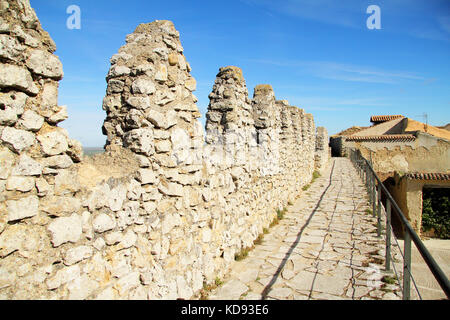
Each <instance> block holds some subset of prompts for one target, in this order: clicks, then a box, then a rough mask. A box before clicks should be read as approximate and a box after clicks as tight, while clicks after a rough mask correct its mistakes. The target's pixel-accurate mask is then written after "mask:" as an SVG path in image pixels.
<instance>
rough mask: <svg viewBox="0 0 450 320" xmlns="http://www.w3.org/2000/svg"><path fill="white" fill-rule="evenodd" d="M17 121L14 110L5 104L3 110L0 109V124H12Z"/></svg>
mask: <svg viewBox="0 0 450 320" xmlns="http://www.w3.org/2000/svg"><path fill="white" fill-rule="evenodd" d="M16 122H17V113H16V110H15V109H13V108H11V107H9V106H8V107H7V106H5V110H2V109H0V125H3V126H13V125H14V124H15V123H16Z"/></svg>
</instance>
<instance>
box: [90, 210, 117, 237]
mask: <svg viewBox="0 0 450 320" xmlns="http://www.w3.org/2000/svg"><path fill="white" fill-rule="evenodd" d="M92 226H93V227H94V231H95V232H98V233H103V232H105V231H109V230H112V229H114V228H115V227H116V222H115V221H114V219H113V218H111V217H110V216H109V215H107V214H105V213H101V214H99V215H97V216H96V217H95V218H94V220H93V222H92Z"/></svg>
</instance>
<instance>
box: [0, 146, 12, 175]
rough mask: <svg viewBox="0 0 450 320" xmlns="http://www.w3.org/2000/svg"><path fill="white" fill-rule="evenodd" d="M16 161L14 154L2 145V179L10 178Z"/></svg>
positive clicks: (0, 173) (0, 168) (0, 150)
mask: <svg viewBox="0 0 450 320" xmlns="http://www.w3.org/2000/svg"><path fill="white" fill-rule="evenodd" d="M14 162H15V157H14V154H13V153H12V152H11V151H10V150H9V149H8V148H1V147H0V179H7V178H8V176H9V174H10V172H11V168H12V167H13V165H14Z"/></svg>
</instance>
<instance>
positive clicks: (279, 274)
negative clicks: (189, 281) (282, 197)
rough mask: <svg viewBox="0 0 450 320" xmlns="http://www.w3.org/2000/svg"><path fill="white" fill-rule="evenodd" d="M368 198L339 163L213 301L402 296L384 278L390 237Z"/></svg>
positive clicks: (344, 162) (345, 163)
mask: <svg viewBox="0 0 450 320" xmlns="http://www.w3.org/2000/svg"><path fill="white" fill-rule="evenodd" d="M367 201H368V197H367V193H366V191H365V189H364V186H363V183H362V181H361V179H360V178H359V176H358V175H357V173H356V170H355V169H354V168H353V165H352V164H351V162H350V161H349V160H348V159H346V158H333V160H332V163H331V165H330V167H329V168H328V169H327V171H326V172H324V173H323V174H322V176H321V177H320V178H319V179H317V180H316V181H315V182H314V183H313V184H312V185H311V187H310V188H309V189H308V190H307V191H306V192H303V194H302V195H301V197H299V198H298V199H297V201H296V202H295V203H294V204H293V205H292V206H290V207H289V208H288V212H287V213H286V214H285V218H284V219H283V220H281V221H280V223H279V224H278V225H276V226H275V227H273V228H271V229H270V233H269V234H267V235H265V237H264V240H263V243H262V244H260V245H256V246H255V248H254V249H253V250H252V251H251V252H250V253H249V255H248V257H247V258H245V259H244V260H241V261H235V262H234V264H233V266H232V268H231V272H230V273H229V275H228V276H227V278H226V279H224V283H223V285H221V286H220V287H219V288H217V289H215V290H213V291H212V292H211V293H210V295H209V299H220V300H237V299H249V300H259V299H295V300H307V299H327V300H329V299H333V300H335V299H400V297H401V293H400V289H399V286H398V285H397V284H386V283H384V282H381V281H380V280H381V278H382V277H383V276H384V275H385V273H384V272H383V270H384V238H377V234H376V218H374V217H372V215H371V214H368V213H367V212H366V209H368V208H369V206H368V204H367V203H368V202H367Z"/></svg>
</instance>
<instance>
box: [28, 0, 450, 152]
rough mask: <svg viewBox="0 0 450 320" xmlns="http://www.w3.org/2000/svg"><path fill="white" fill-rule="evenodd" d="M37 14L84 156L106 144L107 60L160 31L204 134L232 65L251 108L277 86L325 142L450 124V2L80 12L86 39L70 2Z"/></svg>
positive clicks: (172, 5)
mask: <svg viewBox="0 0 450 320" xmlns="http://www.w3.org/2000/svg"><path fill="white" fill-rule="evenodd" d="M30 2H31V5H32V7H33V8H34V9H35V11H36V14H37V16H38V18H39V20H40V22H41V24H42V27H43V28H44V30H46V31H47V32H49V34H50V36H51V37H52V39H53V40H54V41H55V43H56V46H57V51H56V52H55V54H56V55H58V56H59V58H60V60H61V62H62V64H63V68H64V75H65V76H64V78H63V80H62V81H60V86H59V99H58V102H59V104H60V105H67V106H68V114H69V118H68V119H67V120H66V121H64V122H62V123H61V124H60V126H61V127H63V128H65V129H67V131H68V132H69V136H70V137H71V138H73V139H76V140H78V141H80V142H81V143H82V145H83V146H87V147H95V146H99V145H104V144H105V142H106V136H104V135H102V130H101V128H102V124H103V120H104V119H105V118H106V114H105V112H104V111H103V110H102V100H103V97H104V96H105V93H106V81H105V76H106V74H107V72H108V70H109V67H110V61H109V59H110V58H111V56H112V55H114V54H116V53H117V52H118V50H119V48H120V47H121V46H122V45H124V43H125V37H126V35H128V34H130V33H132V32H133V31H134V30H135V28H136V27H137V26H138V25H139V24H141V23H147V22H151V21H154V20H171V21H173V22H174V24H175V28H176V29H177V30H178V31H179V32H180V39H181V43H182V45H183V47H184V54H185V56H186V59H187V61H188V62H189V63H190V65H191V68H192V71H191V75H192V76H193V77H194V78H195V79H196V81H197V90H196V92H194V94H195V95H196V96H197V98H198V103H197V106H198V108H199V111H200V113H201V114H202V117H201V118H200V119H199V120H200V121H201V123H202V125H203V127H204V125H205V114H206V111H207V107H208V103H209V99H208V95H209V93H210V92H211V90H212V87H213V85H214V80H215V76H216V74H217V73H218V70H219V68H220V67H224V66H228V65H234V66H238V67H240V68H241V69H242V70H243V75H244V79H245V80H246V84H247V88H248V91H249V97H250V98H251V97H252V96H253V88H254V87H255V86H256V85H257V84H263V83H264V84H270V85H271V86H272V87H273V89H274V92H275V96H276V99H278V100H288V101H289V103H290V104H291V105H293V106H297V107H299V108H302V109H304V110H305V111H306V112H308V113H312V114H313V116H314V120H315V123H316V126H317V127H318V126H323V127H325V128H326V129H327V130H328V132H329V135H333V134H336V133H338V132H341V131H343V130H345V129H347V128H349V127H352V126H367V125H369V123H370V121H369V119H370V116H371V115H382V114H402V115H404V116H406V117H409V118H412V119H414V120H417V121H420V122H424V119H423V118H422V115H423V114H424V113H426V114H427V115H428V123H429V124H430V125H433V126H444V125H446V124H448V123H449V122H450V90H449V88H450V1H445V0H432V1H426V2H425V1H419V0H410V1H408V3H407V4H405V2H404V1H400V0H390V1H383V0H376V1H375V0H374V1H365V0H360V1H351V2H343V1H335V0H322V1H320V2H319V1H316V2H312V1H308V0H286V1H283V2H280V3H279V2H277V3H274V2H272V1H268V0H234V1H229V2H227V3H226V4H223V3H217V2H212V1H202V0H199V1H196V2H195V3H188V2H186V1H179V0H174V1H171V2H161V1H139V0H129V1H128V2H127V5H126V6H124V5H123V4H122V3H121V2H115V1H112V2H111V1H105V0H97V1H86V0H79V1H77V3H76V5H77V6H78V7H79V8H80V12H81V24H80V29H78V30H77V29H74V30H72V29H69V28H68V27H66V23H67V20H68V19H69V17H70V14H68V13H67V12H66V11H67V9H68V8H69V7H70V6H71V5H73V3H72V1H71V0H70V1H69V0H58V1H55V0H30ZM370 5H377V6H378V7H379V8H380V21H381V25H380V29H369V28H368V26H367V24H368V20H369V18H370V16H371V15H370V14H368V13H367V12H366V10H367V9H368V7H369V6H370ZM215 13H217V14H215Z"/></svg>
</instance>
